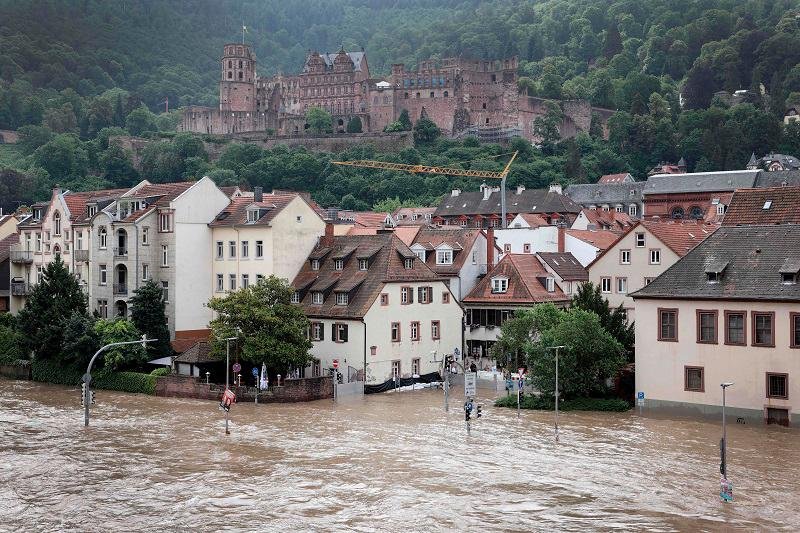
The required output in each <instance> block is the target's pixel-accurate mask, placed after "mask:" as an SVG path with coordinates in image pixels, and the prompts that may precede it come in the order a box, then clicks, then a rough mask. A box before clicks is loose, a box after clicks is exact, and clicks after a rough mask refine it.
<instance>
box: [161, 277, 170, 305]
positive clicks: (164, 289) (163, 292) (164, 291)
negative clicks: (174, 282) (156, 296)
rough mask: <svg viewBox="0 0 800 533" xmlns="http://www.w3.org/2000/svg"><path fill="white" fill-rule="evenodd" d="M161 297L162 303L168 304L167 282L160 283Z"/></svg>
mask: <svg viewBox="0 0 800 533" xmlns="http://www.w3.org/2000/svg"><path fill="white" fill-rule="evenodd" d="M161 295H162V296H163V297H164V303H169V281H162V282H161Z"/></svg>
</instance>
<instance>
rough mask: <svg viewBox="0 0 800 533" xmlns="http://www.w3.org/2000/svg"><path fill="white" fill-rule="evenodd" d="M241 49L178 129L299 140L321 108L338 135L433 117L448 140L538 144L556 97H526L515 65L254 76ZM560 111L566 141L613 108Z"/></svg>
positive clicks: (329, 61) (334, 63)
mask: <svg viewBox="0 0 800 533" xmlns="http://www.w3.org/2000/svg"><path fill="white" fill-rule="evenodd" d="M256 64H257V63H256V56H255V53H254V52H253V50H252V48H251V47H250V46H249V45H247V44H226V45H225V47H224V49H223V53H222V58H221V60H220V65H221V70H220V73H221V79H220V82H219V102H220V103H219V108H218V109H215V108H211V107H200V106H189V107H188V108H187V109H186V110H185V112H184V116H183V121H182V123H181V124H180V125H179V130H181V131H190V132H197V133H205V134H226V135H227V134H234V133H247V132H272V133H276V134H278V135H303V134H304V133H305V131H306V130H307V129H308V128H309V125H308V124H307V123H306V112H307V111H308V109H309V108H313V107H319V108H323V109H325V110H327V111H328V112H329V113H330V114H331V115H332V117H333V124H332V125H331V126H332V130H333V132H334V133H345V132H346V131H347V125H348V123H350V121H351V120H353V119H355V118H357V119H358V121H360V127H361V131H363V132H365V133H368V132H381V131H384V129H385V128H386V127H387V126H388V125H390V124H392V123H393V122H395V121H396V120H398V118H399V117H400V115H401V113H402V112H403V110H406V111H408V114H409V118H410V119H411V120H412V121H416V120H419V119H420V118H421V117H427V118H429V119H431V120H432V121H433V122H435V123H436V125H437V126H438V127H439V128H440V129H441V130H442V131H443V132H444V133H445V134H447V135H449V136H453V137H460V136H464V135H474V136H476V137H478V138H480V139H482V140H488V141H500V140H507V139H509V138H511V137H514V136H519V137H524V138H526V139H528V140H530V141H533V142H537V141H539V140H541V139H539V138H537V135H536V134H535V133H534V121H535V120H536V118H537V117H542V116H545V115H546V114H547V112H548V108H549V107H551V106H550V105H548V104H549V103H550V102H554V101H552V100H546V99H543V98H536V97H531V96H527V95H526V94H524V93H523V92H521V91H520V89H519V88H518V86H517V58H516V57H511V58H508V59H495V60H470V59H463V58H446V59H443V60H442V61H441V62H434V61H423V62H422V63H421V64H420V65H419V67H418V68H417V69H416V70H414V71H412V70H406V67H405V65H402V64H395V65H392V73H391V75H389V76H388V77H386V78H385V79H384V78H372V77H371V76H370V72H369V64H368V63H367V54H366V52H364V51H363V50H362V51H358V52H347V51H345V50H344V48H342V49H340V50H339V51H338V52H335V53H319V52H316V51H313V52H310V53H309V54H308V56H307V57H306V61H305V63H304V65H303V68H302V71H301V72H300V73H299V74H296V75H282V74H279V75H276V76H269V77H260V76H258V74H257V72H256ZM556 103H557V104H558V105H559V107H560V109H561V112H562V117H563V118H562V119H561V123H560V124H559V126H558V128H559V133H560V135H561V137H562V138H568V137H573V136H574V135H575V134H577V133H578V132H581V131H587V132H588V131H589V127H590V125H591V122H592V118H593V116H594V117H595V120H597V121H599V125H600V126H601V127H602V129H603V132H604V134H607V127H606V124H607V121H608V118H609V117H610V116H611V115H612V114H613V111H612V110H608V109H601V108H594V107H592V106H591V105H590V104H589V102H587V101H584V100H570V101H563V102H556Z"/></svg>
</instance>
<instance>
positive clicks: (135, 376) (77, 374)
mask: <svg viewBox="0 0 800 533" xmlns="http://www.w3.org/2000/svg"><path fill="white" fill-rule="evenodd" d="M31 368H32V376H33V380H34V381H41V382H44V383H54V384H56V385H68V386H72V387H77V386H79V385H80V384H81V380H82V378H83V372H81V371H80V370H76V369H74V368H71V367H66V368H65V367H60V366H58V365H56V364H53V363H52V362H50V361H44V360H35V361H33V362H32V363H31ZM157 379H158V376H154V375H152V374H142V373H139V372H112V371H110V370H107V369H102V370H99V371H96V372H93V373H92V387H94V388H96V389H106V390H116V391H122V392H138V393H142V394H150V395H153V394H155V390H156V380H157Z"/></svg>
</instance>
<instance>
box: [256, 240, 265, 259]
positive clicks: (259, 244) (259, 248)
mask: <svg viewBox="0 0 800 533" xmlns="http://www.w3.org/2000/svg"><path fill="white" fill-rule="evenodd" d="M262 257H264V241H256V259H261V258H262Z"/></svg>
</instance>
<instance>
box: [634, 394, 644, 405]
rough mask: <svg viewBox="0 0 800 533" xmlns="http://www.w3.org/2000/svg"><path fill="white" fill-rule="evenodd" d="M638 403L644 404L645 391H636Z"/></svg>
mask: <svg viewBox="0 0 800 533" xmlns="http://www.w3.org/2000/svg"><path fill="white" fill-rule="evenodd" d="M636 403H637V404H639V405H644V391H639V392H637V393H636Z"/></svg>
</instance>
